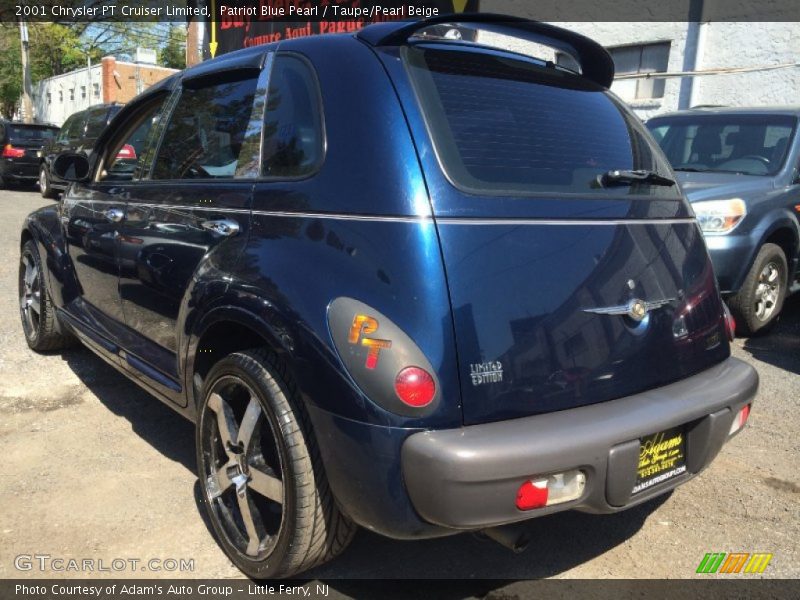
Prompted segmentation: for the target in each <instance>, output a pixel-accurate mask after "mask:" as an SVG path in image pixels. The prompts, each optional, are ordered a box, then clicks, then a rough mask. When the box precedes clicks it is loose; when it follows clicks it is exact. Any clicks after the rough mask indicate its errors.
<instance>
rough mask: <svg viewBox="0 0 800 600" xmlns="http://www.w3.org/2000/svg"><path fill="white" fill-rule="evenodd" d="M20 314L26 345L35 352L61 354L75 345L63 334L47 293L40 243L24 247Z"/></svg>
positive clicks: (72, 339) (69, 337) (31, 241)
mask: <svg viewBox="0 0 800 600" xmlns="http://www.w3.org/2000/svg"><path fill="white" fill-rule="evenodd" d="M19 311H20V316H21V317H22V329H23V331H24V332H25V341H26V342H28V346H30V347H31V348H32V349H33V350H36V351H37V352H43V351H48V350H61V349H62V348H67V347H69V346H71V345H72V344H73V341H74V338H73V337H72V336H71V335H69V334H63V333H60V332H59V327H58V323H57V322H56V318H57V317H56V309H55V307H54V306H53V303H52V301H51V300H50V295H49V294H48V293H47V287H46V286H45V285H44V276H43V274H42V261H41V259H40V258H39V250H38V248H37V247H36V242H34V241H33V240H28V241H27V242H25V245H24V246H22V259H21V261H20V265H19Z"/></svg>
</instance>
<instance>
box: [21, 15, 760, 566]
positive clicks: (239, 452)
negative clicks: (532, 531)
mask: <svg viewBox="0 0 800 600" xmlns="http://www.w3.org/2000/svg"><path fill="white" fill-rule="evenodd" d="M453 18H454V17H450V20H451V21H450V22H448V20H447V19H441V18H439V19H431V20H428V21H422V22H417V23H407V22H406V23H383V24H376V25H372V26H369V27H366V28H365V29H363V30H361V31H360V32H359V33H356V34H352V35H351V34H342V35H335V36H319V37H313V38H303V39H295V40H289V41H285V42H280V44H278V45H267V46H261V47H256V48H250V49H247V50H244V51H241V52H235V53H232V54H229V55H226V56H224V57H220V58H219V59H216V60H211V61H208V62H206V63H203V64H202V65H199V66H196V67H193V68H191V69H188V70H186V71H184V72H182V73H180V74H177V75H176V76H174V77H172V78H170V79H168V80H165V81H164V82H162V83H161V84H159V85H156V86H154V87H153V88H151V89H149V90H148V91H147V92H146V93H144V94H142V95H141V96H140V97H139V98H138V99H136V100H135V101H133V102H131V103H130V104H128V105H127V106H125V108H124V109H123V110H122V111H121V112H120V113H119V114H118V115H117V116H116V117H115V118H114V120H113V122H112V124H111V126H110V127H109V128H108V130H107V131H106V132H105V133H104V134H103V136H102V137H101V138H100V139H99V140H98V142H97V145H96V146H95V151H94V152H93V153H92V155H91V158H90V159H87V158H86V157H85V156H83V155H74V154H62V155H60V156H59V157H58V158H57V159H56V161H55V163H54V169H55V170H56V172H57V173H58V175H59V176H60V177H64V178H66V179H67V180H70V181H72V184H71V186H70V187H69V189H68V190H67V191H66V192H65V193H64V196H63V198H62V200H61V201H60V202H59V203H58V205H56V206H50V207H45V208H43V209H41V210H38V211H36V212H35V213H33V214H32V215H31V216H30V217H29V218H28V220H27V222H26V223H25V226H24V230H23V232H22V240H21V249H22V262H21V266H20V277H19V282H20V304H21V313H22V319H23V325H24V330H25V335H26V337H27V340H28V343H29V345H30V346H31V347H32V348H33V349H35V350H46V349H55V348H58V347H59V346H61V345H63V344H64V343H66V342H67V341H68V340H69V339H70V338H71V337H73V336H75V337H77V338H79V339H80V340H81V341H82V342H83V343H84V344H86V345H87V346H88V347H89V348H91V349H92V350H94V351H95V352H97V353H98V354H99V355H100V356H101V357H102V358H104V359H105V360H106V361H108V362H109V363H111V364H112V365H114V366H115V367H116V368H117V369H119V370H120V371H122V372H123V373H125V374H126V375H127V376H129V377H130V378H132V379H133V380H134V381H136V382H138V383H139V384H141V385H142V386H143V387H145V388H146V389H148V390H149V391H151V392H152V393H153V394H154V395H155V396H158V397H159V398H161V399H162V400H164V401H165V402H166V403H167V404H169V405H170V406H172V407H173V408H175V409H176V410H178V411H179V412H181V413H182V414H184V415H185V416H187V417H188V418H190V419H193V420H194V421H195V422H196V423H197V462H198V470H199V477H200V481H201V483H202V490H203V502H204V504H205V506H206V508H207V510H208V514H209V516H210V520H211V522H212V524H213V527H214V530H215V532H216V534H217V536H218V539H219V542H220V544H221V545H222V547H223V548H224V549H225V551H226V552H227V553H228V555H229V556H230V557H231V559H232V560H233V561H234V562H235V563H236V565H238V566H239V567H240V568H241V569H242V570H243V571H244V572H245V573H247V574H248V575H251V576H256V577H272V576H286V575H290V574H292V573H296V572H298V571H301V570H303V569H307V568H309V567H311V566H313V565H315V564H319V563H320V562H322V561H325V560H328V559H330V558H332V557H334V556H335V555H336V554H338V553H340V552H341V551H342V550H343V549H344V548H345V547H346V546H347V543H348V542H349V541H350V539H351V537H352V535H353V532H354V529H355V525H356V524H358V525H362V526H364V527H367V528H369V529H371V530H373V531H377V532H379V533H382V534H384V535H387V536H390V537H394V538H408V539H412V538H425V537H434V536H442V535H447V534H452V533H456V532H460V531H469V530H473V531H476V530H480V531H484V532H486V533H487V535H489V536H490V537H494V538H496V539H498V540H500V541H504V542H505V543H506V545H509V546H512V547H517V546H520V545H521V544H522V540H521V539H519V534H517V533H515V531H517V530H518V529H519V528H515V527H512V526H511V524H514V523H517V522H519V521H523V520H526V519H530V518H532V517H536V516H540V515H545V514H549V513H552V512H555V511H562V510H570V509H576V510H582V511H592V512H613V511H618V510H622V509H624V508H627V507H630V506H632V505H635V504H639V503H641V502H643V501H645V500H647V499H649V498H652V497H654V496H656V495H658V494H662V493H664V492H666V491H668V490H670V489H672V488H674V487H675V486H677V485H679V484H681V483H683V482H685V481H687V480H688V479H690V478H691V477H693V476H694V475H695V474H697V473H698V472H699V471H701V470H702V469H703V468H704V467H706V466H707V465H708V464H709V463H710V461H711V460H712V459H713V458H714V457H715V455H716V454H717V453H718V452H719V450H720V448H721V447H722V445H723V444H724V443H725V442H726V441H727V440H728V439H729V437H730V436H731V435H733V434H734V433H736V432H737V431H739V430H740V429H741V428H742V426H743V425H744V423H745V421H746V419H747V416H748V414H749V410H750V403H751V402H752V400H753V396H754V395H755V392H756V388H757V385H758V377H757V375H756V373H755V371H754V370H753V369H752V368H751V367H750V366H748V365H746V364H745V363H743V362H740V361H738V360H736V359H735V358H732V357H731V356H730V346H729V333H730V331H731V329H732V325H733V323H732V320H731V319H730V317H729V316H728V315H727V313H726V312H725V309H724V307H723V304H722V302H721V301H720V296H719V293H718V290H717V287H716V283H715V278H714V273H713V271H712V268H711V263H710V262H709V257H708V253H707V252H706V247H705V245H704V243H703V236H702V235H701V233H700V230H699V229H698V227H697V223H696V221H695V219H694V217H693V214H692V211H691V209H690V207H689V205H688V204H687V202H686V200H685V199H684V198H683V197H682V196H681V193H680V190H679V188H678V187H677V186H676V185H675V183H674V181H673V173H672V171H671V170H670V167H669V165H668V164H667V162H666V160H665V159H664V157H663V155H662V153H661V151H660V150H659V148H658V146H657V145H656V144H655V143H654V142H653V140H652V138H651V137H650V135H649V134H648V133H647V131H646V130H645V129H644V128H643V127H642V125H641V123H640V122H639V121H638V120H637V119H636V118H635V117H634V116H633V115H632V114H631V113H630V112H629V110H628V109H627V108H626V107H625V106H624V105H623V104H622V103H621V102H620V101H619V100H617V99H616V98H615V97H614V96H613V95H610V94H609V93H608V90H607V88H608V86H609V85H610V84H611V81H612V79H613V73H614V71H613V63H612V61H611V58H610V57H609V55H608V54H607V53H606V51H605V50H603V48H602V47H601V46H599V45H597V44H596V43H594V42H592V41H591V40H589V39H586V38H584V37H582V36H580V35H576V34H574V33H572V32H569V31H565V30H562V29H559V28H556V27H552V26H550V25H544V24H540V23H534V22H530V21H525V20H519V19H514V18H511V17H496V16H492V15H468V16H466V15H465V16H460V17H458V25H453V24H452V19H453ZM456 26H457V27H459V28H460V29H458V30H456V31H461V32H467V33H468V34H467V35H463V36H462V39H454V38H458V35H456V34H455V33H454V32H453V31H452V28H454V27H456ZM469 30H479V31H480V30H490V31H494V32H500V33H504V34H506V35H511V36H516V37H519V38H523V39H525V40H529V41H535V42H538V43H540V44H545V45H549V46H552V47H554V48H556V49H557V50H558V51H559V52H564V53H568V54H571V55H572V56H573V57H574V58H575V61H576V64H578V65H580V72H576V71H571V70H567V69H565V68H562V67H560V66H557V65H554V64H553V63H552V62H550V61H546V60H537V59H535V58H531V57H526V56H522V55H519V54H514V53H511V52H509V51H504V50H498V49H492V48H488V47H485V46H482V45H480V44H478V43H474V42H467V41H465V39H466V38H467V37H475V36H474V35H472V34H471V33H469ZM478 39H480V37H478ZM126 144H127V145H130V146H131V147H133V148H134V151H135V153H136V156H137V162H136V165H135V168H132V167H131V165H130V164H129V163H125V164H119V165H118V164H117V161H118V158H117V157H118V152H119V149H120V148H122V147H123V146H125V145H126Z"/></svg>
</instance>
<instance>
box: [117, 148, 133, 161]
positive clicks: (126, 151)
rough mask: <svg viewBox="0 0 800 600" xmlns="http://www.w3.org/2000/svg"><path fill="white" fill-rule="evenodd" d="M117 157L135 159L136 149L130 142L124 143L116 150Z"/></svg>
mask: <svg viewBox="0 0 800 600" xmlns="http://www.w3.org/2000/svg"><path fill="white" fill-rule="evenodd" d="M117 158H121V159H125V160H136V149H135V148H134V147H133V146H131V145H130V144H125V145H124V146H123V147H122V148H121V149H120V151H119V152H117Z"/></svg>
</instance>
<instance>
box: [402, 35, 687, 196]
mask: <svg viewBox="0 0 800 600" xmlns="http://www.w3.org/2000/svg"><path fill="white" fill-rule="evenodd" d="M403 53H404V61H405V64H406V67H407V70H408V73H409V76H410V78H411V81H412V85H413V86H414V90H415V93H416V95H417V98H418V100H419V103H420V106H421V108H422V112H423V115H424V117H425V121H426V123H427V126H428V130H429V132H430V136H431V139H432V142H433V144H434V147H435V149H436V153H437V156H438V158H439V161H440V163H441V165H442V167H443V169H444V171H445V173H446V175H447V176H448V178H449V179H450V181H451V182H452V183H453V184H454V185H455V186H456V187H458V188H460V189H462V190H463V191H466V192H469V193H473V194H481V195H517V194H521V195H526V194H541V193H549V194H586V193H598V194H615V195H619V194H645V195H659V196H664V195H669V196H676V195H677V194H678V192H677V189H676V187H675V186H673V187H664V186H651V185H647V184H634V185H631V186H630V187H614V188H603V187H602V186H600V185H598V184H597V176H598V175H600V174H602V173H605V172H607V171H609V170H613V169H623V170H625V169H645V170H649V171H655V172H657V173H659V174H662V175H664V176H666V177H670V176H671V173H670V169H669V166H668V164H667V162H666V160H665V159H664V158H663V156H662V155H661V154H660V151H659V150H658V149H657V147H656V145H655V144H654V142H653V141H652V140H651V138H650V137H649V134H648V133H647V132H646V130H645V129H644V127H643V126H642V125H641V123H640V122H639V121H638V119H637V118H636V117H635V116H633V115H632V114H631V113H630V112H629V111H628V110H627V109H625V108H624V106H623V105H622V103H621V102H620V101H619V100H617V99H616V98H615V97H614V96H613V95H611V94H609V93H608V92H607V91H606V90H605V89H603V88H601V87H599V86H597V85H596V84H594V83H592V82H589V81H587V80H585V79H583V78H581V77H580V76H577V75H575V74H572V73H567V72H565V71H562V70H560V69H557V68H554V67H553V66H552V65H550V66H548V65H545V64H544V63H542V64H539V63H538V62H537V61H533V60H527V59H525V58H515V57H513V56H510V55H507V54H502V53H495V52H490V51H486V52H481V51H469V52H465V51H459V50H444V49H438V48H433V47H425V46H411V47H406V48H404V49H403Z"/></svg>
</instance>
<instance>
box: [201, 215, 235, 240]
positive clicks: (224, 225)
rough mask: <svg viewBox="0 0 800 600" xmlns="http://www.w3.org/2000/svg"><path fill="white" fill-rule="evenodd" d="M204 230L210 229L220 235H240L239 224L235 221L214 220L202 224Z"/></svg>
mask: <svg viewBox="0 0 800 600" xmlns="http://www.w3.org/2000/svg"><path fill="white" fill-rule="evenodd" d="M200 225H201V226H202V227H203V229H208V230H209V231H210V232H212V233H216V234H218V235H224V236H231V235H236V234H237V233H239V223H237V222H236V221H234V220H233V219H212V220H209V221H203V222H202V223H200Z"/></svg>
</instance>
